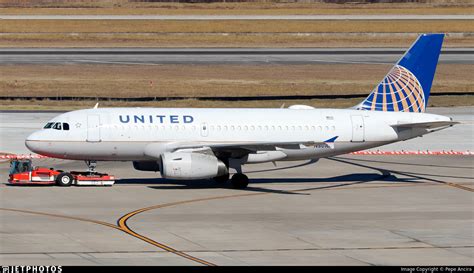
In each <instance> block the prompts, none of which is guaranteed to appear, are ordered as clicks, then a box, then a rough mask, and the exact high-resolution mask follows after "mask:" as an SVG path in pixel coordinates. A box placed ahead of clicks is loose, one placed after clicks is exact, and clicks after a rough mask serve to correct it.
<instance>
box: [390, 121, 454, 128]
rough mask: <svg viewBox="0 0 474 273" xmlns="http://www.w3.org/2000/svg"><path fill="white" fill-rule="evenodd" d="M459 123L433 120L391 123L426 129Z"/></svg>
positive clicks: (395, 126)
mask: <svg viewBox="0 0 474 273" xmlns="http://www.w3.org/2000/svg"><path fill="white" fill-rule="evenodd" d="M455 124H459V122H456V121H431V122H418V123H401V124H394V125H391V126H392V127H393V128H425V129H436V128H440V127H446V126H453V125H455Z"/></svg>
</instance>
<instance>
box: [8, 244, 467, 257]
mask: <svg viewBox="0 0 474 273" xmlns="http://www.w3.org/2000/svg"><path fill="white" fill-rule="evenodd" d="M432 248H441V249H454V248H474V245H453V246H431V245H429V244H428V245H427V246H406V247H405V246H387V247H314V248H275V249H205V250H192V249H187V250H183V251H185V252H188V253H201V252H217V253H218V252H224V253H227V252H272V251H294V250H296V251H318V250H371V249H372V250H376V249H377V250H378V249H380V250H383V249H432ZM165 252H166V251H164V250H159V251H156V250H150V251H146V250H145V251H87V252H84V251H83V252H71V251H62V252H44V251H43V252H3V253H2V252H0V255H19V254H45V255H46V254H50V255H51V254H52V255H54V254H77V255H79V256H82V255H89V254H109V253H110V254H111V253H114V254H134V253H165Z"/></svg>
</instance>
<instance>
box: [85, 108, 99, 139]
mask: <svg viewBox="0 0 474 273" xmlns="http://www.w3.org/2000/svg"><path fill="white" fill-rule="evenodd" d="M87 141H88V142H99V141H101V138H100V116H99V115H89V116H87Z"/></svg>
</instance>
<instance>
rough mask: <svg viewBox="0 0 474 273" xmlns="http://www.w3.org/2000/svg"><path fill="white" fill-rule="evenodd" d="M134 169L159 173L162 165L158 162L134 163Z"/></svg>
mask: <svg viewBox="0 0 474 273" xmlns="http://www.w3.org/2000/svg"><path fill="white" fill-rule="evenodd" d="M133 167H134V168H135V170H139V171H148V172H159V171H160V165H159V164H158V162H156V161H133Z"/></svg>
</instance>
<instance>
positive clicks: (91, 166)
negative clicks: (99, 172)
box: [85, 160, 97, 173]
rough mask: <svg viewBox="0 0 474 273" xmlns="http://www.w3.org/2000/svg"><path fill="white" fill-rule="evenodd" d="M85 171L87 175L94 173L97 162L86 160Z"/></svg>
mask: <svg viewBox="0 0 474 273" xmlns="http://www.w3.org/2000/svg"><path fill="white" fill-rule="evenodd" d="M85 162H86V165H87V171H88V172H89V173H95V168H96V167H97V161H94V160H86V161H85Z"/></svg>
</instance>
